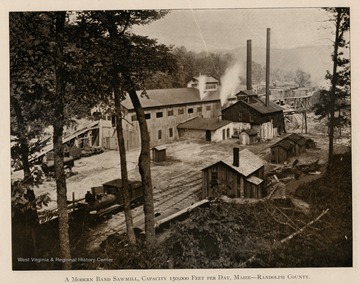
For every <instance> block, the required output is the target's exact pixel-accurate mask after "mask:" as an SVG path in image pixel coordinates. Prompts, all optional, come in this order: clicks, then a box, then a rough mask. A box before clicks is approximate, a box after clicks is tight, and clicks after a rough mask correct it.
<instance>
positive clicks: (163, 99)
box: [121, 88, 220, 110]
mask: <svg viewBox="0 0 360 284" xmlns="http://www.w3.org/2000/svg"><path fill="white" fill-rule="evenodd" d="M136 93H137V95H138V98H139V100H140V103H141V105H142V107H143V108H144V109H146V108H153V107H163V106H172V105H182V104H190V103H200V102H211V101H220V94H219V92H218V91H212V92H208V94H207V96H205V97H204V98H203V99H201V97H200V92H199V90H198V89H196V88H175V89H155V90H147V91H146V96H141V93H142V91H137V92H136ZM121 104H122V105H123V106H124V107H125V108H126V109H128V110H133V109H134V107H133V105H132V102H131V99H130V97H129V95H127V96H126V99H125V100H123V101H122V102H121Z"/></svg>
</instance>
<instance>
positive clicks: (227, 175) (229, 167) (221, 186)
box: [202, 148, 266, 198]
mask: <svg viewBox="0 0 360 284" xmlns="http://www.w3.org/2000/svg"><path fill="white" fill-rule="evenodd" d="M202 174H203V178H202V181H203V198H206V197H214V196H218V195H227V196H229V197H235V198H262V197H264V196H265V195H266V191H265V185H264V162H263V161H262V160H261V159H260V158H259V157H258V156H256V155H255V154H253V153H252V152H250V151H249V150H247V149H244V150H242V151H241V152H239V148H234V152H233V156H232V157H229V158H227V159H225V160H222V161H219V162H216V163H214V164H211V165H209V166H207V167H206V168H204V169H202Z"/></svg>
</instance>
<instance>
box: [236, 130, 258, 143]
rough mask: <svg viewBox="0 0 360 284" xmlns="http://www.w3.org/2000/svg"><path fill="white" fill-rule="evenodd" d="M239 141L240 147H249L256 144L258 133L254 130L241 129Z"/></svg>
mask: <svg viewBox="0 0 360 284" xmlns="http://www.w3.org/2000/svg"><path fill="white" fill-rule="evenodd" d="M239 141H240V144H242V145H249V144H253V143H256V142H258V141H259V137H258V131H257V130H256V129H243V130H242V131H241V132H240V135H239Z"/></svg>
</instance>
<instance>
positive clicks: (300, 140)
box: [283, 133, 306, 155]
mask: <svg viewBox="0 0 360 284" xmlns="http://www.w3.org/2000/svg"><path fill="white" fill-rule="evenodd" d="M283 140H288V141H290V142H292V143H293V144H294V145H295V155H299V154H301V153H303V152H305V149H306V139H305V138H304V137H303V136H301V135H299V134H296V133H291V134H290V135H289V136H287V137H286V138H284V139H283Z"/></svg>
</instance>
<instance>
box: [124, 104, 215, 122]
mask: <svg viewBox="0 0 360 284" xmlns="http://www.w3.org/2000/svg"><path fill="white" fill-rule="evenodd" d="M196 110H197V112H202V107H201V106H200V107H197V109H196ZM210 110H211V105H209V106H206V111H210ZM187 112H188V113H194V108H188V110H187ZM182 114H184V109H183V108H179V109H178V115H182ZM167 115H168V116H173V115H174V110H168V113H167ZM163 116H164V114H163V112H162V111H159V112H157V113H156V118H161V117H163ZM145 119H151V113H145ZM135 120H137V117H136V114H134V115H132V116H131V121H135Z"/></svg>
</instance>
